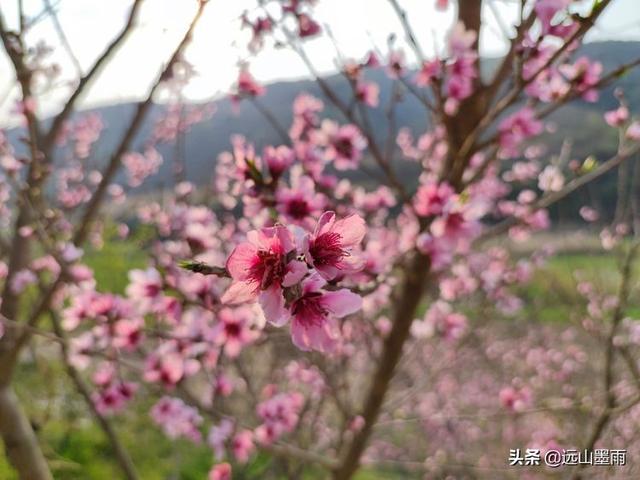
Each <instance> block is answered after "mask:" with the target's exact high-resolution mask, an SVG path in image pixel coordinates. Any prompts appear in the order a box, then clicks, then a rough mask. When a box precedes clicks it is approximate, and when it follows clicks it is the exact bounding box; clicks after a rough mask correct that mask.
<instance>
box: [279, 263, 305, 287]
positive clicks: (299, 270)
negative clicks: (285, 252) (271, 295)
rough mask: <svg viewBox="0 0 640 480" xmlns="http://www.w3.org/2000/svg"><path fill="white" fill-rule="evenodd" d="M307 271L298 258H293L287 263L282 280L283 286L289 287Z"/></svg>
mask: <svg viewBox="0 0 640 480" xmlns="http://www.w3.org/2000/svg"><path fill="white" fill-rule="evenodd" d="M306 273H307V265H306V264H305V263H304V262H301V261H299V260H293V261H291V262H289V264H288V265H287V273H286V275H285V276H284V279H283V280H282V286H283V287H291V286H292V285H295V284H296V283H298V282H299V281H300V280H302V278H303V277H304V276H305V274H306Z"/></svg>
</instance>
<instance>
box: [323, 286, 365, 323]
mask: <svg viewBox="0 0 640 480" xmlns="http://www.w3.org/2000/svg"><path fill="white" fill-rule="evenodd" d="M322 305H323V306H324V307H325V308H326V309H328V310H329V311H331V313H333V315H334V316H336V317H344V316H345V315H349V314H351V313H354V312H357V311H358V310H360V309H361V308H362V297H360V295H357V294H355V293H353V292H352V291H350V290H347V289H346V288H343V289H341V290H338V291H336V292H327V293H325V294H324V295H323V296H322Z"/></svg>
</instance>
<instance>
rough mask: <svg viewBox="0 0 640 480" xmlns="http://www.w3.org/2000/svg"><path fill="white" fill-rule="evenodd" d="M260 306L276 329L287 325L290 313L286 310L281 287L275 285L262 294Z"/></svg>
mask: <svg viewBox="0 0 640 480" xmlns="http://www.w3.org/2000/svg"><path fill="white" fill-rule="evenodd" d="M260 306H261V307H262V310H263V311H264V316H265V318H266V319H267V321H268V322H270V323H272V324H273V325H275V326H276V327H281V326H283V325H284V324H285V323H287V319H288V317H289V312H288V311H287V309H286V308H284V297H283V296H282V290H281V289H280V287H279V286H277V285H274V286H272V287H270V288H268V289H267V290H263V291H262V292H261V293H260Z"/></svg>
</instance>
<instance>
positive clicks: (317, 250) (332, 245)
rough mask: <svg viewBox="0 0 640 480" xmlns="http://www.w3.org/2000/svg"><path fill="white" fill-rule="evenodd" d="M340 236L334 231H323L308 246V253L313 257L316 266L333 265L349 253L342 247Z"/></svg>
mask: <svg viewBox="0 0 640 480" xmlns="http://www.w3.org/2000/svg"><path fill="white" fill-rule="evenodd" d="M341 239H342V236H341V235H340V234H339V233H336V232H328V233H323V234H322V235H320V236H319V237H318V238H316V239H315V241H314V242H313V243H312V244H311V246H310V247H309V253H311V256H312V257H313V262H314V264H315V265H316V266H324V265H332V266H335V265H336V264H337V263H338V262H339V261H340V260H341V259H342V258H343V257H346V256H347V255H348V254H349V253H348V252H347V251H346V250H345V249H344V248H342V243H341V241H340V240H341Z"/></svg>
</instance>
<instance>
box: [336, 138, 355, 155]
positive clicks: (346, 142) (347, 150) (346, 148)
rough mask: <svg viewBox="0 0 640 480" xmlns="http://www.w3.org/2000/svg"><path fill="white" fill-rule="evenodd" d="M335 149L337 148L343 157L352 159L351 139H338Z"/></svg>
mask: <svg viewBox="0 0 640 480" xmlns="http://www.w3.org/2000/svg"><path fill="white" fill-rule="evenodd" d="M333 148H335V149H336V151H337V152H338V153H339V154H340V155H341V156H343V157H346V158H351V156H352V154H353V144H352V143H351V140H350V139H348V138H345V137H343V138H339V139H337V140H336V141H335V142H334V144H333Z"/></svg>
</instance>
